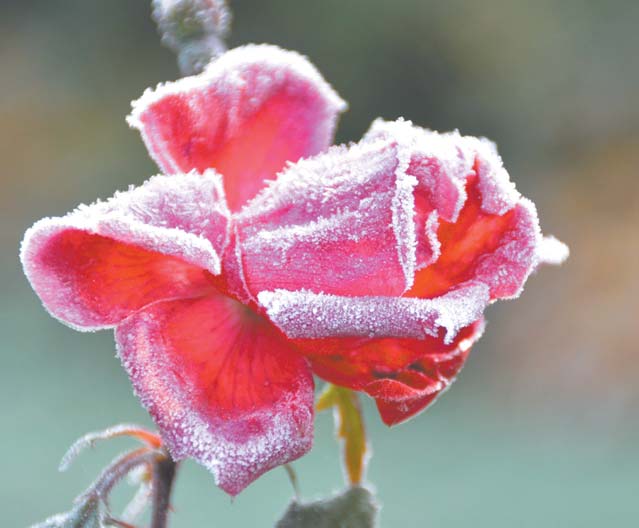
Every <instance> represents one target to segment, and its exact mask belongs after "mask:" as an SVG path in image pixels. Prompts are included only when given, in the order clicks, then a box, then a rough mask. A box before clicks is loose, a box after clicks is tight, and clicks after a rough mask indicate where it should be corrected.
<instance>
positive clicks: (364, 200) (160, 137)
mask: <svg viewBox="0 0 639 528" xmlns="http://www.w3.org/2000/svg"><path fill="white" fill-rule="evenodd" d="M344 107H345V105H344V103H343V102H342V101H341V99H339V97H338V96H337V95H336V94H335V93H334V92H333V91H332V89H331V88H330V87H329V86H328V85H327V84H326V82H325V81H324V80H323V79H322V78H321V76H320V75H319V73H318V72H317V71H316V70H315V69H314V68H313V67H312V66H311V65H310V64H309V63H308V62H307V61H306V60H305V59H304V58H302V57H300V56H299V55H297V54H295V53H292V52H285V51H282V50H279V49H278V48H274V47H271V46H247V47H243V48H238V49H235V50H232V51H229V52H227V53H226V54H224V55H223V56H221V57H220V58H219V59H217V60H216V61H215V62H213V63H212V64H211V65H210V66H209V68H208V69H207V70H206V71H205V72H204V73H203V74H201V75H200V76H197V77H190V78H185V79H182V80H180V81H177V82H176V83H170V84H167V85H161V86H159V87H158V88H157V89H156V90H154V91H149V92H147V93H145V94H144V96H143V97H142V98H141V99H140V100H139V101H137V102H136V103H135V104H134V110H133V113H132V115H131V117H130V123H131V124H132V125H133V126H135V127H136V128H138V129H139V130H140V131H141V133H142V137H143V139H144V141H145V143H146V145H147V147H148V148H149V151H150V153H151V155H152V157H153V158H154V159H155V160H156V161H157V162H158V164H159V165H160V167H161V168H162V170H163V171H164V172H165V173H166V174H169V176H162V175H161V176H156V177H154V178H152V179H151V180H149V181H148V182H146V183H145V184H144V185H142V186H141V187H138V188H132V189H130V190H128V191H126V192H122V193H116V194H115V196H114V197H113V198H111V199H110V200H108V201H106V202H97V203H95V204H93V205H90V206H83V207H80V208H78V209H77V210H76V211H74V212H72V213H70V214H68V215H67V216H65V217H62V218H45V219H43V220H41V221H39V222H37V223H36V224H35V225H34V226H33V227H32V228H31V229H30V230H29V231H28V232H27V234H26V235H25V239H24V242H23V246H22V252H21V258H22V262H23V265H24V269H25V272H26V274H27V277H28V278H29V280H30V282H31V284H32V286H33V288H34V289H35V291H36V293H37V294H38V295H39V296H40V298H41V299H42V301H43V303H44V305H45V307H46V308H47V309H48V310H49V311H50V313H51V314H52V315H53V316H55V317H57V318H58V319H60V320H61V321H62V322H64V323H66V324H68V325H69V326H72V327H74V328H76V329H79V330H85V331H86V330H97V329H103V328H115V336H116V342H117V348H118V354H119V356H120V358H121V360H122V363H123V365H124V367H125V369H126V370H127V372H128V373H129V376H130V377H131V381H132V383H133V387H134V389H135V392H136V393H137V395H138V396H139V397H140V399H141V401H142V403H143V404H144V406H145V407H146V408H147V409H148V410H149V412H150V414H151V416H152V417H153V419H154V420H155V422H156V424H157V425H158V428H159V430H160V432H161V434H162V437H163V440H164V442H165V444H166V445H167V447H168V448H169V450H170V451H171V454H172V455H173V457H174V458H176V459H181V458H184V457H192V458H194V459H195V460H197V461H198V462H200V463H202V464H203V465H204V466H206V467H207V468H209V469H210V470H211V471H212V472H213V473H214V475H215V477H216V481H217V483H218V484H219V485H220V486H221V487H222V488H223V489H224V490H226V491H227V492H228V493H230V494H233V495H234V494H237V493H239V491H241V490H242V489H243V488H244V487H245V486H246V485H248V484H249V483H250V482H252V481H253V480H254V479H255V478H257V477H258V476H259V475H260V474H262V473H263V472H264V471H266V470H268V469H270V468H272V467H275V466H277V465H280V464H283V463H286V462H288V461H290V460H293V459H295V458H297V457H299V456H301V455H302V454H304V453H305V452H307V451H308V450H309V449H310V447H311V443H312V430H313V378H312V373H315V374H317V375H319V376H320V377H322V378H324V379H326V380H329V381H331V382H333V383H335V384H338V385H341V386H345V387H349V388H352V389H357V390H361V391H364V392H366V393H368V394H369V395H371V396H372V397H374V398H375V400H376V402H377V405H378V408H379V410H380V413H381V416H382V419H383V420H384V421H385V422H386V423H387V424H389V425H392V424H395V423H398V422H400V421H402V420H405V419H407V418H409V417H411V416H413V415H414V414H416V413H417V412H419V411H420V410H422V409H424V408H425V407H426V406H427V405H428V404H429V403H431V402H432V401H433V400H434V399H435V398H436V397H437V396H438V395H439V394H441V392H442V391H443V390H444V389H445V388H446V387H447V386H448V385H449V384H450V383H451V382H452V381H453V379H454V378H455V376H456V375H457V373H458V372H459V370H460V368H461V367H462V365H463V363H464V360H465V359H466V356H467V354H468V352H469V350H470V347H471V345H472V344H473V342H474V341H475V340H477V338H478V337H479V336H480V334H481V331H482V329H483V315H482V314H483V311H484V309H485V307H486V306H487V305H488V304H489V303H491V302H492V301H494V300H497V299H503V298H510V297H514V296H517V295H518V294H519V293H520V291H521V289H522V287H523V284H524V282H525V280H526V278H527V277H528V275H529V274H530V273H531V271H532V270H533V269H535V267H536V266H537V265H538V264H539V263H541V262H543V261H560V260H561V259H562V258H563V257H564V256H565V247H564V246H563V245H561V244H560V243H559V242H557V241H555V240H554V239H543V238H542V237H541V234H540V231H539V226H538V220H537V215H536V212H535V208H534V206H533V204H532V203H531V202H530V201H528V200H526V199H524V198H522V197H521V196H520V195H519V194H518V193H517V192H516V190H515V189H514V186H513V185H512V184H511V183H510V182H509V179H508V174H507V173H506V171H505V169H504V168H503V167H502V164H501V160H500V158H499V156H498V155H497V154H496V151H495V149H494V147H493V145H492V144H491V143H489V142H488V141H486V140H480V139H476V138H471V137H463V136H460V135H459V134H458V133H450V134H437V133H435V132H430V131H427V130H423V129H420V128H417V127H415V126H413V125H412V124H411V123H409V122H405V121H401V120H400V121H397V122H394V123H387V122H382V121H376V122H375V123H374V124H373V126H372V128H371V130H370V131H369V132H368V133H367V134H366V136H365V137H364V139H363V140H362V141H361V142H359V143H357V144H353V145H350V146H340V147H332V148H328V145H329V144H330V141H331V138H332V135H333V129H334V125H335V122H336V117H337V114H338V113H339V112H340V111H342V110H343V109H344ZM302 158H306V159H302Z"/></svg>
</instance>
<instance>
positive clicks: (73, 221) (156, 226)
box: [21, 172, 229, 330]
mask: <svg viewBox="0 0 639 528" xmlns="http://www.w3.org/2000/svg"><path fill="white" fill-rule="evenodd" d="M228 215H229V213H228V210H227V208H226V205H225V202H224V193H223V189H222V187H221V181H220V178H219V176H217V175H215V174H214V173H212V172H209V173H207V174H206V175H204V176H199V175H194V174H192V175H185V176H184V177H182V178H179V179H176V178H170V177H166V176H156V177H155V178H152V179H151V180H149V181H148V182H147V183H145V184H144V185H143V186H141V187H139V188H136V189H131V190H129V191H127V192H123V193H117V194H116V195H115V196H114V197H113V198H111V199H110V200H108V201H107V202H97V203H95V204H93V205H90V206H83V207H80V208H78V209H77V210H76V211H74V212H72V213H70V214H68V215H67V216H65V217H62V218H45V219H43V220H40V221H39V222H37V223H36V224H35V225H34V226H33V227H32V228H31V229H29V230H28V231H27V233H26V234H25V237H24V240H23V243H22V249H21V260H22V263H23V266H24V270H25V273H26V275H27V277H28V278H29V281H30V282H31V285H32V286H33V288H34V290H35V291H36V293H37V294H38V295H39V296H40V298H41V300H42V302H43V303H44V305H45V307H46V308H47V310H49V312H50V313H51V314H52V315H53V316H54V317H56V318H58V319H60V320H61V321H62V322H64V323H66V324H68V325H70V326H72V327H74V328H76V329H78V330H97V329H100V328H107V327H111V326H113V325H115V324H117V323H118V322H119V321H121V320H122V319H123V318H125V317H127V316H128V315H129V314H130V313H131V312H133V311H135V310H137V309H139V308H141V307H143V306H145V305H147V304H149V303H151V302H155V301H157V300H161V299H171V298H182V297H192V296H194V295H201V294H202V293H204V292H206V291H208V290H210V289H211V288H212V281H211V277H212V275H214V274H218V273H219V272H220V255H221V254H222V252H223V251H224V248H225V245H226V244H227V238H228V237H227V229H228Z"/></svg>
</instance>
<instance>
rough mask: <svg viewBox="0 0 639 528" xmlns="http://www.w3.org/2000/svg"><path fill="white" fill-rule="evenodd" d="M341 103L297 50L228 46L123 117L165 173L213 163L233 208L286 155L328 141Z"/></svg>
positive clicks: (312, 150)
mask: <svg viewBox="0 0 639 528" xmlns="http://www.w3.org/2000/svg"><path fill="white" fill-rule="evenodd" d="M345 107H346V105H345V103H344V102H343V101H342V100H341V99H340V98H339V97H338V96H337V94H336V93H335V92H334V91H333V90H332V88H331V87H330V86H329V85H328V84H327V83H326V81H325V80H324V79H323V78H322V77H321V75H320V74H319V72H318V71H317V70H316V69H315V68H314V67H313V66H312V65H311V64H310V63H309V62H308V61H307V60H306V59H305V58H304V57H302V56H300V55H298V54H297V53H294V52H290V51H284V50H282V49H280V48H277V47H275V46H266V45H261V46H256V45H249V46H243V47H240V48H236V49H233V50H230V51H228V52H226V53H224V54H223V55H221V56H220V57H219V58H218V59H216V60H215V61H213V62H212V63H211V64H210V65H209V67H208V68H207V70H205V71H204V72H203V73H202V74H200V75H198V76H194V77H187V78H184V79H181V80H179V81H177V82H174V83H168V84H164V85H160V86H158V88H156V89H155V90H153V91H147V92H146V93H145V94H144V95H143V96H142V97H141V98H140V99H139V100H138V101H135V102H134V103H133V112H132V113H131V116H130V117H129V123H130V124H131V125H132V126H133V127H135V128H137V129H139V130H140V132H141V133H142V138H143V140H144V142H145V144H146V146H147V148H148V150H149V153H150V154H151V156H152V157H153V158H154V159H155V161H156V162H157V163H158V165H159V166H160V167H161V168H162V170H163V171H164V172H166V173H167V174H175V173H181V172H188V171H190V170H192V169H195V170H197V171H200V172H201V171H204V170H205V169H207V168H214V169H216V170H217V171H218V172H220V173H221V174H223V175H224V185H225V189H226V193H227V196H228V200H229V205H230V207H231V209H232V210H237V209H239V208H240V207H241V206H242V205H243V204H244V203H245V202H246V201H247V200H248V199H249V198H251V197H252V196H254V195H255V194H256V193H257V191H258V190H259V189H260V188H261V187H262V186H263V182H264V180H265V179H269V178H273V177H274V176H275V174H276V173H277V172H279V171H280V170H281V169H282V168H283V167H284V165H285V164H286V162H288V161H291V162H294V161H297V160H298V159H299V158H301V157H306V156H311V155H313V154H316V153H318V152H321V151H322V150H324V149H325V148H327V147H328V146H329V145H330V144H331V142H332V138H333V132H334V128H335V123H336V120H337V115H338V114H339V113H340V112H342V111H343V110H344V109H345Z"/></svg>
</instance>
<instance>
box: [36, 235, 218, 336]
mask: <svg viewBox="0 0 639 528" xmlns="http://www.w3.org/2000/svg"><path fill="white" fill-rule="evenodd" d="M38 258H39V259H40V264H41V267H43V268H44V269H48V270H50V271H51V272H52V273H54V274H55V275H56V276H57V277H58V279H59V280H60V282H61V283H63V284H65V285H69V286H70V287H71V290H70V293H69V295H71V296H72V297H71V298H64V299H61V298H60V292H52V295H54V296H55V298H54V299H53V302H54V303H60V302H64V303H67V304H73V305H77V306H78V307H80V308H79V310H82V311H84V310H88V311H89V312H91V313H92V314H93V315H87V317H89V318H93V319H95V323H97V324H99V325H108V324H115V323H117V322H119V321H120V320H122V319H123V318H124V317H126V316H128V315H129V314H130V313H132V312H134V311H135V310H138V309H140V308H142V307H143V306H145V305H147V304H149V303H151V302H155V301H158V300H162V299H171V298H176V297H192V296H195V295H202V294H203V293H205V292H207V291H210V290H211V289H212V285H211V275H210V273H208V272H207V271H205V270H203V269H201V268H199V267H198V266H194V265H192V264H187V263H186V262H184V261H182V260H180V259H179V258H176V257H172V256H166V255H162V254H160V253H157V252H155V251H148V250H145V249H142V248H140V247H137V246H134V245H131V244H125V243H122V242H118V241H116V240H113V239H111V238H107V237H103V236H100V235H91V234H88V233H86V232H84V231H80V230H74V229H70V230H66V231H63V232H61V233H60V234H58V235H56V236H54V237H52V238H51V239H50V240H49V241H48V242H47V246H46V247H45V248H43V249H42V250H41V251H40V253H39V254H38ZM45 295H46V292H44V293H43V297H44V296H45ZM72 322H76V321H72ZM78 323H79V321H78ZM87 323H90V322H89V321H87Z"/></svg>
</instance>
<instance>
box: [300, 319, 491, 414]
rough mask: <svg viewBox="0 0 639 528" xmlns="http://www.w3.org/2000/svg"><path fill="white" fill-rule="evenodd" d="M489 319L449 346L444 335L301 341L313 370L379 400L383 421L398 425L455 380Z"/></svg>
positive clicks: (477, 324) (336, 382)
mask: <svg viewBox="0 0 639 528" xmlns="http://www.w3.org/2000/svg"><path fill="white" fill-rule="evenodd" d="M482 331H483V321H482V319H479V320H478V321H476V322H474V323H473V324H470V325H469V326H467V327H465V328H464V329H462V330H461V331H460V332H459V333H458V334H457V336H456V338H455V340H454V341H453V342H452V343H450V344H448V345H446V344H444V343H443V341H442V339H441V338H435V337H427V338H425V339H390V338H378V339H362V338H332V339H330V338H329V339H317V340H310V339H308V340H296V344H297V346H298V347H299V348H300V350H302V351H303V353H304V354H305V355H306V357H308V358H309V359H310V360H311V365H312V367H313V371H314V372H315V373H316V374H317V375H318V376H320V377H322V378H324V379H326V380H328V381H330V382H331V383H335V384H338V385H342V386H346V387H350V388H352V389H356V390H362V391H365V392H366V393H368V394H369V395H370V396H372V397H373V398H375V401H376V403H377V407H378V409H379V412H380V414H381V416H382V419H383V420H384V422H385V423H386V424H387V425H395V424H397V423H400V422H402V421H405V420H406V419H408V418H410V417H412V416H414V415H415V414H417V413H419V412H421V411H422V410H424V409H425V408H426V407H427V406H428V405H429V404H430V403H432V402H433V401H434V400H435V399H436V397H437V396H438V395H439V394H441V393H442V392H443V391H444V390H445V389H446V388H448V387H449V386H450V384H451V383H452V382H453V381H454V379H455V377H456V376H457V374H458V372H459V370H460V369H461V368H462V366H463V365H464V362H465V360H466V358H467V356H468V353H469V351H470V348H471V346H472V344H473V343H474V342H475V341H476V340H477V339H479V337H480V336H481V333H482Z"/></svg>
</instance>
